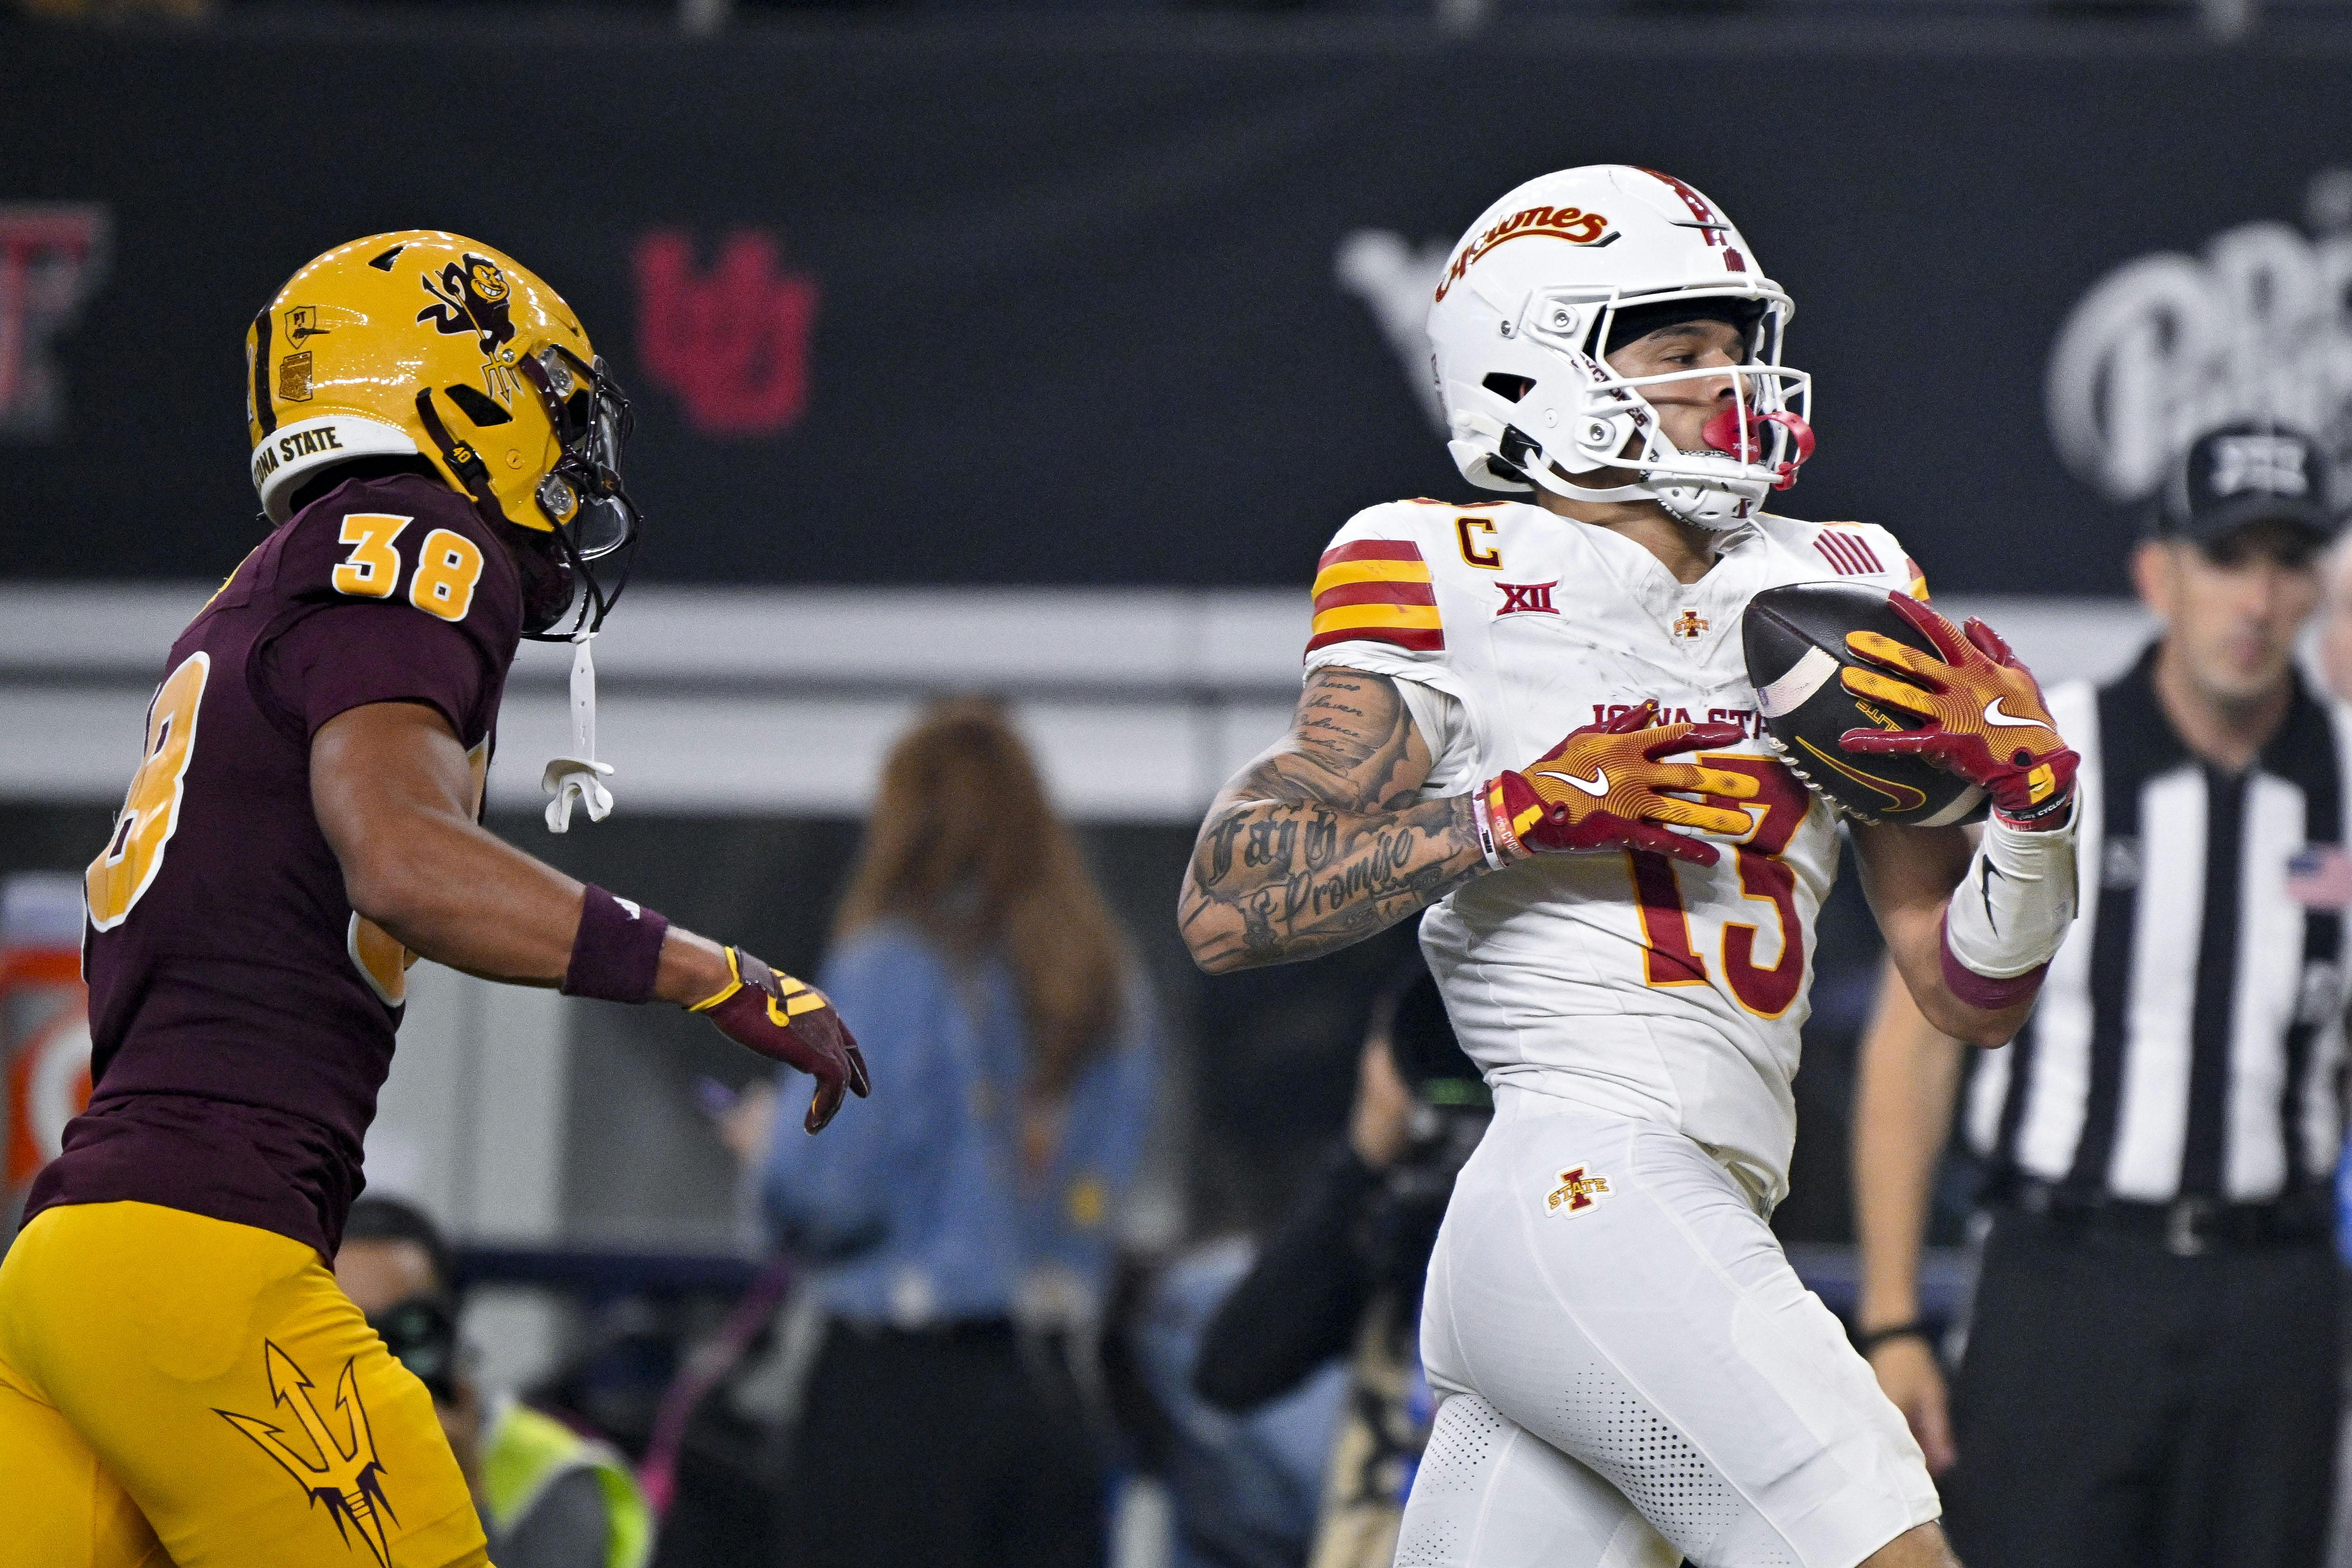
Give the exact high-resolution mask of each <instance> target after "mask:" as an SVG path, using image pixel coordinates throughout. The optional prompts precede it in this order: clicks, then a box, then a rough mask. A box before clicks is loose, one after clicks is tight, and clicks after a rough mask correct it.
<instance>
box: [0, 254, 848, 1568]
mask: <svg viewBox="0 0 2352 1568" xmlns="http://www.w3.org/2000/svg"><path fill="white" fill-rule="evenodd" d="M247 356H248V362H249V367H250V374H251V387H250V399H251V401H250V404H249V407H248V414H249V417H250V420H251V434H252V439H253V479H254V483H255V486H256V488H257V489H258V490H259V491H260V494H261V501H262V506H263V510H265V512H266V513H267V514H268V521H270V522H271V523H272V524H274V525H275V529H274V531H272V532H271V533H270V534H269V536H268V538H267V539H266V540H264V541H263V542H262V543H261V544H260V545H259V546H258V547H257V548H256V549H255V550H254V551H253V552H252V553H251V554H250V555H248V556H247V557H246V559H245V561H244V563H242V564H240V565H239V566H238V567H237V569H236V572H235V573H234V574H232V575H231V576H230V577H229V579H228V581H227V582H226V584H223V585H222V587H221V590H220V592H219V593H217V594H215V595H214V596H213V598H212V600H211V602H210V603H209V604H207V605H205V607H204V609H203V611H202V612H201V613H200V614H199V615H198V616H196V618H195V619H194V621H193V622H191V623H190V624H189V626H188V627H187V629H186V630H185V631H184V632H183V633H182V634H181V636H180V638H179V641H178V642H177V643H175V644H174V645H173V648H172V652H171V658H170V661H169V664H168V667H167V668H168V673H166V675H165V676H164V678H163V684H162V685H161V687H160V688H159V689H157V692H156V695H155V699H154V702H153V704H152V708H151V710H150V711H149V715H148V721H147V734H146V744H145V748H144V752H143V757H142V763H141V764H140V767H139V770H138V773H137V774H136V776H135V777H134V778H133V779H132V781H131V789H130V794H129V796H128V798H127V800H126V801H125V803H124V806H123V809H122V812H121V816H120V817H119V818H118V819H117V821H116V823H115V826H114V830H113V832H112V834H111V836H110V838H109V840H108V842H107V845H106V847H105V848H104V849H103V850H101V851H100V855H99V857H98V858H97V859H96V860H94V861H92V862H91V864H90V867H89V875H88V879H87V893H88V901H89V931H88V932H87V934H86V938H85V944H86V959H85V967H86V970H87V973H88V978H89V988H90V1034H91V1042H92V1045H93V1047H94V1054H93V1057H92V1064H91V1065H92V1076H93V1080H94V1087H93V1091H92V1095H91V1099H90V1105H89V1111H88V1112H87V1113H86V1114H84V1115H83V1116H81V1117H80V1118H79V1119H77V1120H76V1121H74V1122H73V1123H72V1124H71V1125H70V1126H69V1127H68V1129H67V1131H66V1135H65V1149H64V1152H63V1153H62V1154H61V1155H60V1156H59V1157H58V1160H57V1161H56V1162H55V1163H52V1164H50V1165H49V1166H48V1168H47V1170H45V1171H44V1172H43V1173H41V1175H40V1177H39V1179H38V1180H37V1183H36V1184H35V1185H34V1188H33V1191H32V1194H31V1196H30V1198H29V1200H28V1203H27V1205H26V1225H25V1228H24V1229H23V1231H22V1233H21V1234H20V1235H19V1236H18V1237H17V1239H16V1244H15V1245H14V1247H12V1248H11V1249H10V1251H9V1252H8V1254H7V1257H6V1259H5V1265H0V1477H5V1484H0V1542H5V1548H0V1555H5V1557H6V1558H7V1560H8V1561H9V1562H12V1563H15V1562H23V1563H43V1564H49V1563H58V1564H65V1563H74V1564H82V1563H88V1564H91V1565H92V1568H113V1565H117V1564H120V1565H123V1568H129V1565H131V1564H141V1563H163V1562H165V1561H166V1560H167V1559H168V1561H169V1562H170V1563H176V1564H178V1565H180V1568H200V1565H203V1568H210V1565H214V1564H247V1563H252V1564H262V1563H269V1564H281V1563H341V1562H344V1561H346V1560H349V1561H351V1562H352V1563H357V1564H368V1565H372V1568H390V1564H392V1563H394V1562H395V1561H396V1562H398V1563H400V1564H402V1568H438V1565H441V1564H464V1563H484V1562H486V1561H487V1557H486V1554H485V1551H484V1545H483V1535H482V1529H481V1526H480V1524H479V1522H478V1521H477V1519H476V1517H475V1511H474V1506H473V1502H472V1500H471V1498H470V1497H469V1495H468V1494H467V1489H466V1484H465V1481H464V1479H462V1477H461V1476H460V1475H459V1473H458V1468H457V1463H456V1461H455V1460H454V1458H452V1457H451V1455H450V1452H449V1447H448V1444H447V1441H446V1438H444V1436H442V1433H441V1429H440V1426H439V1423H438V1422H437V1420H436V1417H435V1415H434V1411H433V1405H432V1400H431V1397H430V1396H429V1395H428V1394H426V1392H425V1387H424V1385H423V1384H420V1383H418V1382H417V1381H416V1379H415V1377H413V1376H411V1375H410V1374H409V1373H407V1372H405V1371H404V1370H403V1369H402V1368H401V1366H400V1365H399V1363H397V1362H395V1361H394V1360H393V1358H392V1357H391V1356H390V1355H389V1354H388V1353H387V1352H385V1350H384V1346H383V1342H382V1340H380V1339H379V1338H378V1337H377V1335H376V1334H375V1332H374V1331H373V1330H371V1329H370V1328H369V1327H368V1326H367V1323H366V1321H365V1320H364V1319H363V1318H362V1315H361V1313H360V1310H359V1309H358V1308H357V1307H355V1306H353V1305H352V1302H351V1301H350V1300H349V1299H348V1298H346V1297H345V1296H344V1295H343V1293H342V1292H341V1290H340V1289H338V1288H337V1286H336V1284H335V1279H334V1276H333V1274H332V1272H331V1267H330V1263H329V1260H330V1259H331V1258H333V1256H334V1253H335V1249H336V1245H337V1242H338V1240H339V1238H340V1235H341V1228H342V1225H343V1219H344V1215H345V1214H346V1213H347V1212H348V1210H349V1208H350V1206H351V1203H352V1198H353V1197H354V1196H356V1195H357V1194H358V1192H359V1189H360V1185H361V1175H360V1158H361V1147H362V1139H363V1137H364V1134H365V1132H366V1131H367V1126H368V1122H369V1121H370V1120H371V1118H372V1117H373V1114H374V1110H375V1097H376V1091H377V1089H379V1087H380V1086H381V1085H382V1084H383V1079H384V1076H385V1073H386V1071H387V1069H388V1068H390V1066H391V1061H392V1050H393V1037H394V1030H395V1029H396V1028H397V1027H398V1025H399V1022H400V1016H401V1010H402V1003H403V997H404V985H405V981H404V971H405V969H406V967H407V965H408V964H409V963H411V962H413V961H414V956H415V955H416V954H423V955H425V956H427V957H430V958H433V959H435V960H436V961H437V962H440V963H446V964H449V965H451V966H453V967H455V968H458V969H462V970H465V971H467V972H468V973H473V974H477V975H480V976H482V977H484V978H486V979H491V980H499V981H504V982H508V983H510V984H522V985H541V986H553V987H559V988H561V989H562V991H564V992H565V993H566V994H571V995H578V996H597V997H603V998H605V999H607V1000H610V1001H616V1002H632V1003H644V1002H651V1001H656V1000H659V1001H663V1002H668V1003H672V1004H676V1005H680V1006H684V1007H688V1008H690V1009H692V1010H693V1011H696V1012H699V1013H702V1014H704V1015H705V1016H708V1017H709V1019H710V1020H711V1021H712V1022H713V1023H714V1024H716V1025H717V1026H719V1029H720V1030H721V1031H722V1032H723V1033H725V1034H726V1035H727V1036H728V1037H730V1038H732V1039H734V1040H736V1041H737V1042H739V1043H740V1044H742V1045H744V1046H746V1047H750V1048H751V1049H752V1050H754V1051H757V1052H759V1053H760V1054H761V1055H762V1056H766V1057H769V1058H772V1059H775V1060H777V1061H782V1062H786V1063H789V1064H791V1065H792V1066H793V1067H795V1068H800V1069H801V1070H803V1071H804V1072H807V1073H809V1074H811V1075H812V1076H813V1077H814V1079H815V1080H816V1090H815V1095H814V1099H813V1100H812V1101H811V1103H810V1106H809V1110H808V1114H807V1118H806V1122H805V1124H806V1126H807V1128H808V1130H809V1131H811V1132H814V1131H817V1130H818V1129H820V1128H822V1127H823V1126H824V1124H825V1122H826V1121H829V1120H830V1119H831V1118H832V1116H833V1114H834V1112H835V1110H838V1109H839V1107H840V1105H841V1102H842V1098H843V1095H844V1094H845V1092H856V1093H857V1094H860V1095H863V1094H865V1093H866V1089H867V1082H866V1068H865V1063H864V1061H863V1060H862V1059H861V1058H860V1057H859V1056H858V1053H857V1047H856V1042H855V1041H854V1040H853V1039H852V1038H851V1037H850V1034H849V1031H848V1030H847V1029H846V1028H845V1027H844V1026H843V1025H842V1023H841V1020H840V1016H839V1015H838V1014H837V1013H835V1011H834V1010H833V1008H832V1007H831V1006H830V1005H828V1004H827V1003H826V1001H825V999H824V996H823V995H822V994H819V993H818V992H816V991H814V990H813V989H811V988H810V987H808V986H806V985H804V984H801V983H800V982H799V981H797V980H793V979H792V978H790V977H788V976H785V975H782V974H779V973H776V972H775V971H773V970H772V969H770V968H769V967H768V966H767V965H766V964H764V963H761V962H760V961H759V960H758V959H757V958H754V957H752V956H751V955H750V954H749V953H745V952H740V950H738V949H736V948H732V947H727V946H722V945H721V944H719V942H712V941H710V940H709V939H707V938H704V937H700V936H697V935H695V934H693V933H692V932H690V931H686V930H684V929H682V928H680V927H677V926H674V925H671V924H669V923H668V922H667V921H665V920H664V919H663V918H662V917H661V916H660V915H659V914H657V913H656V912H655V911H653V910H648V909H645V908H643V907H641V906H640V905H637V904H635V903H632V902H630V901H629V900H626V899H622V898H617V897H615V896H614V895H613V894H611V893H608V892H606V891H604V889H601V888H595V887H585V886H583V885H582V884H581V883H579V882H576V881H573V880H572V879H571V878H569V877H566V876H564V875H562V873H561V872H559V871H556V870H554V869H553V868H550V867H548V866H545V865H542V864H541V863H540V862H539V861H537V860H535V859H533V858H530V856H528V855H525V854H523V853H521V852H520V851H519V850H516V849H514V848H512V847H509V846H508V845H507V844H505V843H504V842H503V841H501V840H500V839H499V838H498V837H495V836H494V835H492V834H490V833H489V832H488V831H487V830H486V829H484V828H483V827H482V826H481V825H480V823H479V820H478V817H479V813H480V809H481V800H482V784H483V777H484V773H485V771H486V768H487V765H488V753H489V747H490V737H491V733H492V731H493V729H494V727H495V724H496V721H497V717H498V710H499V695H500V692H501V690H502V689H503V688H504V684H505V680H506V675H507V669H508V667H509V664H510V663H511V661H512V659H513V658H514V654H515V649H516V647H517V645H518V639H519V638H520V637H524V636H533V635H541V634H545V633H547V632H548V631H549V630H550V629H551V627H552V626H555V625H556V624H557V623H558V622H560V621H562V620H563V619H564V618H565V617H566V616H567V614H568V613H569V612H570V611H571V609H572V605H574V604H575V602H576V603H577V604H578V605H580V610H579V615H580V616H581V617H582V624H587V625H591V626H593V622H594V621H595V620H599V619H601V618H602V616H603V613H604V609H605V608H606V607H607V606H608V604H609V595H608V594H607V593H606V591H605V589H604V586H603V585H602V584H598V583H597V582H596V580H595V578H594V575H593V569H592V568H590V567H589V565H588V564H587V563H588V562H589V561H591V560H592V559H594V558H596V557H599V556H602V555H605V554H608V553H611V552H614V551H620V550H625V548H626V547H627V546H628V545H629V544H630V543H631V542H633V540H634V536H635V525H636V513H635V509H634V508H633V507H632V506H631V505H630V503H629V500H628V498H627V496H626V494H625V492H624V490H623V489H622V487H621V482H620V474H619V462H620V450H621V444H622V440H623V438H624V437H625V434H626V428H627V419H628V405H627V403H626V401H625V399H624V398H623V397H622V395H621V394H620V392H619V389H618V388H617V387H616V386H615V385H614V383H613V380H612V377H611V376H610V375H609V374H607V372H606V371H605V368H604V363H603V362H602V361H600V360H599V359H598V358H597V357H596V354H595V352H594V350H593V348H592V347H591V346H590V344H589V341H588V338H587V336H586V334H585V333H584V332H583V331H582V330H581V327H580V325H579V322H578V321H577V319H576V318H575V317H574V316H573V314H572V310H571V308H570V307H569V306H567V305H566V304H565V303H564V302H563V300H562V299H561V298H560V297H558V296H557V295H556V293H555V292H554V291H553V290H552V289H550V288H548V287H547V285H546V284H545V283H543V282H542V281H541V280H540V279H538V278H537V277H535V276H533V275H532V274H531V273H530V272H529V271H527V270H525V269H524V268H521V267H520V266H518V265H516V264H515V263H514V262H513V261H512V260H510V259H509V258H506V257H504V256H502V255H500V254H499V253H498V252H497V251H495V250H492V249H490V248H489V247H487V246H484V245H481V244H478V243H477V242H474V241H471V240H467V239H464V238H461V237H457V236H455V235H449V234H442V233H425V232H412V233H404V234H390V235H378V236H374V237H370V238H367V239H362V240H358V241H355V242H353V243H352V244H350V245H346V246H342V247H339V248H337V249H335V250H331V251H330V252H328V253H327V254H326V255H324V256H321V257H320V258H318V259H317V260H315V261H313V262H311V263H310V265H309V266H307V267H305V268H302V269H301V270H300V271H299V272H297V273H296V274H295V275H294V277H293V278H292V279H289V281H288V283H287V285H286V287H285V288H284V289H282V290H280V292H279V293H278V297H277V298H276V299H275V300H272V301H271V302H270V304H269V306H268V309H266V310H263V311H262V312H261V314H260V315H259V316H257V318H256V319H255V321H254V323H253V327H252V330H251V332H250V334H249V336H248V339H247Z"/></svg>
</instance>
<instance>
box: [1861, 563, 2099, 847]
mask: <svg viewBox="0 0 2352 1568" xmlns="http://www.w3.org/2000/svg"><path fill="white" fill-rule="evenodd" d="M1886 600H1887V603H1888V604H1889V605H1892V606H1893V607H1894V610H1895V614H1896V615H1898V616H1902V617H1903V618H1904V619H1905V620H1906V621H1909V622H1910V623H1911V624H1912V625H1913V626H1916V627H1918V628H1919V630H1920V632H1921V634H1922V635H1923V636H1925V637H1927V640H1928V641H1929V642H1931V643H1933V644H1934V645H1935V646H1936V648H1937V651H1938V652H1940V653H1941V654H1942V655H1943V656H1944V657H1943V658H1936V657H1935V656H1934V655H1932V654H1925V653H1921V652H1920V651H1919V650H1918V649H1916V648H1913V647H1905V646H1904V645H1903V644H1901V643H1899V642H1896V641H1895V640H1894V639H1893V638H1891V637H1880V636H1879V635H1878V634H1877V633H1876V632H1848V633H1847V634H1846V638H1845V645H1846V647H1848V648H1850V649H1852V650H1853V652H1855V653H1857V654H1859V655H1861V656H1862V657H1863V658H1866V659H1869V660H1870V661H1872V662H1873V663H1874V664H1880V665H1884V666H1885V667H1886V668H1888V669H1892V670H1895V671H1897V672H1899V673H1900V674H1901V675H1903V676H1904V677H1905V679H1901V680H1897V679H1894V677H1892V676H1886V675H1881V674H1879V673H1878V672H1877V671H1876V670H1873V669H1857V668H1853V667H1851V666H1849V667H1848V668H1846V669H1845V671H1844V672H1843V680H1844V682H1845V689H1847V690H1848V691H1851V692H1853V694H1854V695H1855V696H1857V697H1867V698H1869V699H1870V700H1873V701H1874V702H1884V703H1885V704H1886V705H1887V706H1889V707H1892V708H1900V709H1903V710H1906V712H1911V713H1916V714H1918V715H1919V716H1920V717H1921V718H1923V719H1925V720H1926V721H1927V722H1926V723H1924V724H1922V725H1920V726H1919V727H1918V728H1916V729H1913V730H1894V731H1883V730H1848V731H1846V732H1845V733H1844V734H1843V735H1841V736H1839V737H1838V743H1839V744H1841V745H1843V747H1844V748H1845V749H1846V750H1847V751H1849V752H1864V753H1870V752H1877V753H1881V754H1886V755H1893V756H1903V757H1924V758H1926V759H1927V761H1928V762H1930V763H1934V764H1935V765H1936V766H1937V767H1939V768H1942V769H1943V770H1944V771H1945V772H1947V773H1958V775H1959V776H1960V777H1962V778H1964V779H1966V780H1968V781H1969V783H1970V784H1976V785H1978V786H1979V788H1981V789H1982V790H1983V791H1984V792H1985V793H1986V794H1987V795H1990V796H1991V797H1992V804H1993V809H1994V810H1996V811H1998V812H1999V813H2000V815H2001V816H2002V817H2004V818H2005V819H2007V820H2008V821H2009V822H2011V823H2012V824H2014V825H2015V826H2020V827H2038V826H2051V825H2054V824H2055V823H2057V822H2059V821H2060V820H2062V819H2063V817H2064V816H2065V811H2066V803H2067V801H2068V800H2070V799H2071V798H2072V797H2073V795H2074V771H2075V769H2076V768H2078V767H2080V766H2081V765H2082V761H2083V759H2082V758H2081V756H2079V755H2078V754H2077V753H2076V752H2074V751H2073V750H2072V749H2070V748H2069V747H2068V746H2067V744H2066V742H2065V739H2064V737H2063V736H2061V735H2060V734H2059V733H2058V727H2057V725H2056V723H2055V722H2054V721H2053V720H2052V719H2051V717H2050V710H2049V708H2048V706H2047V705H2045V704H2044V703H2043V702H2042V687H2041V685H2040V684H2039V683H2038V682H2036V681H2035V680H2034V679H2033V672H2032V670H2030V669H2028V668H2025V666H2023V665H2021V664H2020V663H2018V662H2017V656H2016V655H2015V654H2013V653H2011V652H2010V650H2009V645H2008V644H2007V643H2005V642H2003V641H2001V640H2000V634H1999V633H1997V632H1995V631H1994V630H1993V629H1992V628H1991V627H1990V626H1987V625H1985V624H1984V623H1983V622H1982V621H1980V620H1978V619H1976V618H1975V617H1974V616H1971V617H1969V624H1968V628H1967V630H1966V632H1965V634H1964V633H1963V632H1962V630H1961V628H1959V627H1958V626H1954V625H1952V623H1951V622H1949V621H1948V620H1946V619H1945V618H1944V617H1943V616H1940V615H1937V613H1936V612H1935V611H1934V610H1932V609H1929V608H1928V607H1927V605H1924V604H1922V603H1921V602H1920V601H1918V600H1916V599H1914V598H1913V597H1911V596H1910V595H1908V594H1889V595H1887V596H1886Z"/></svg>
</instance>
